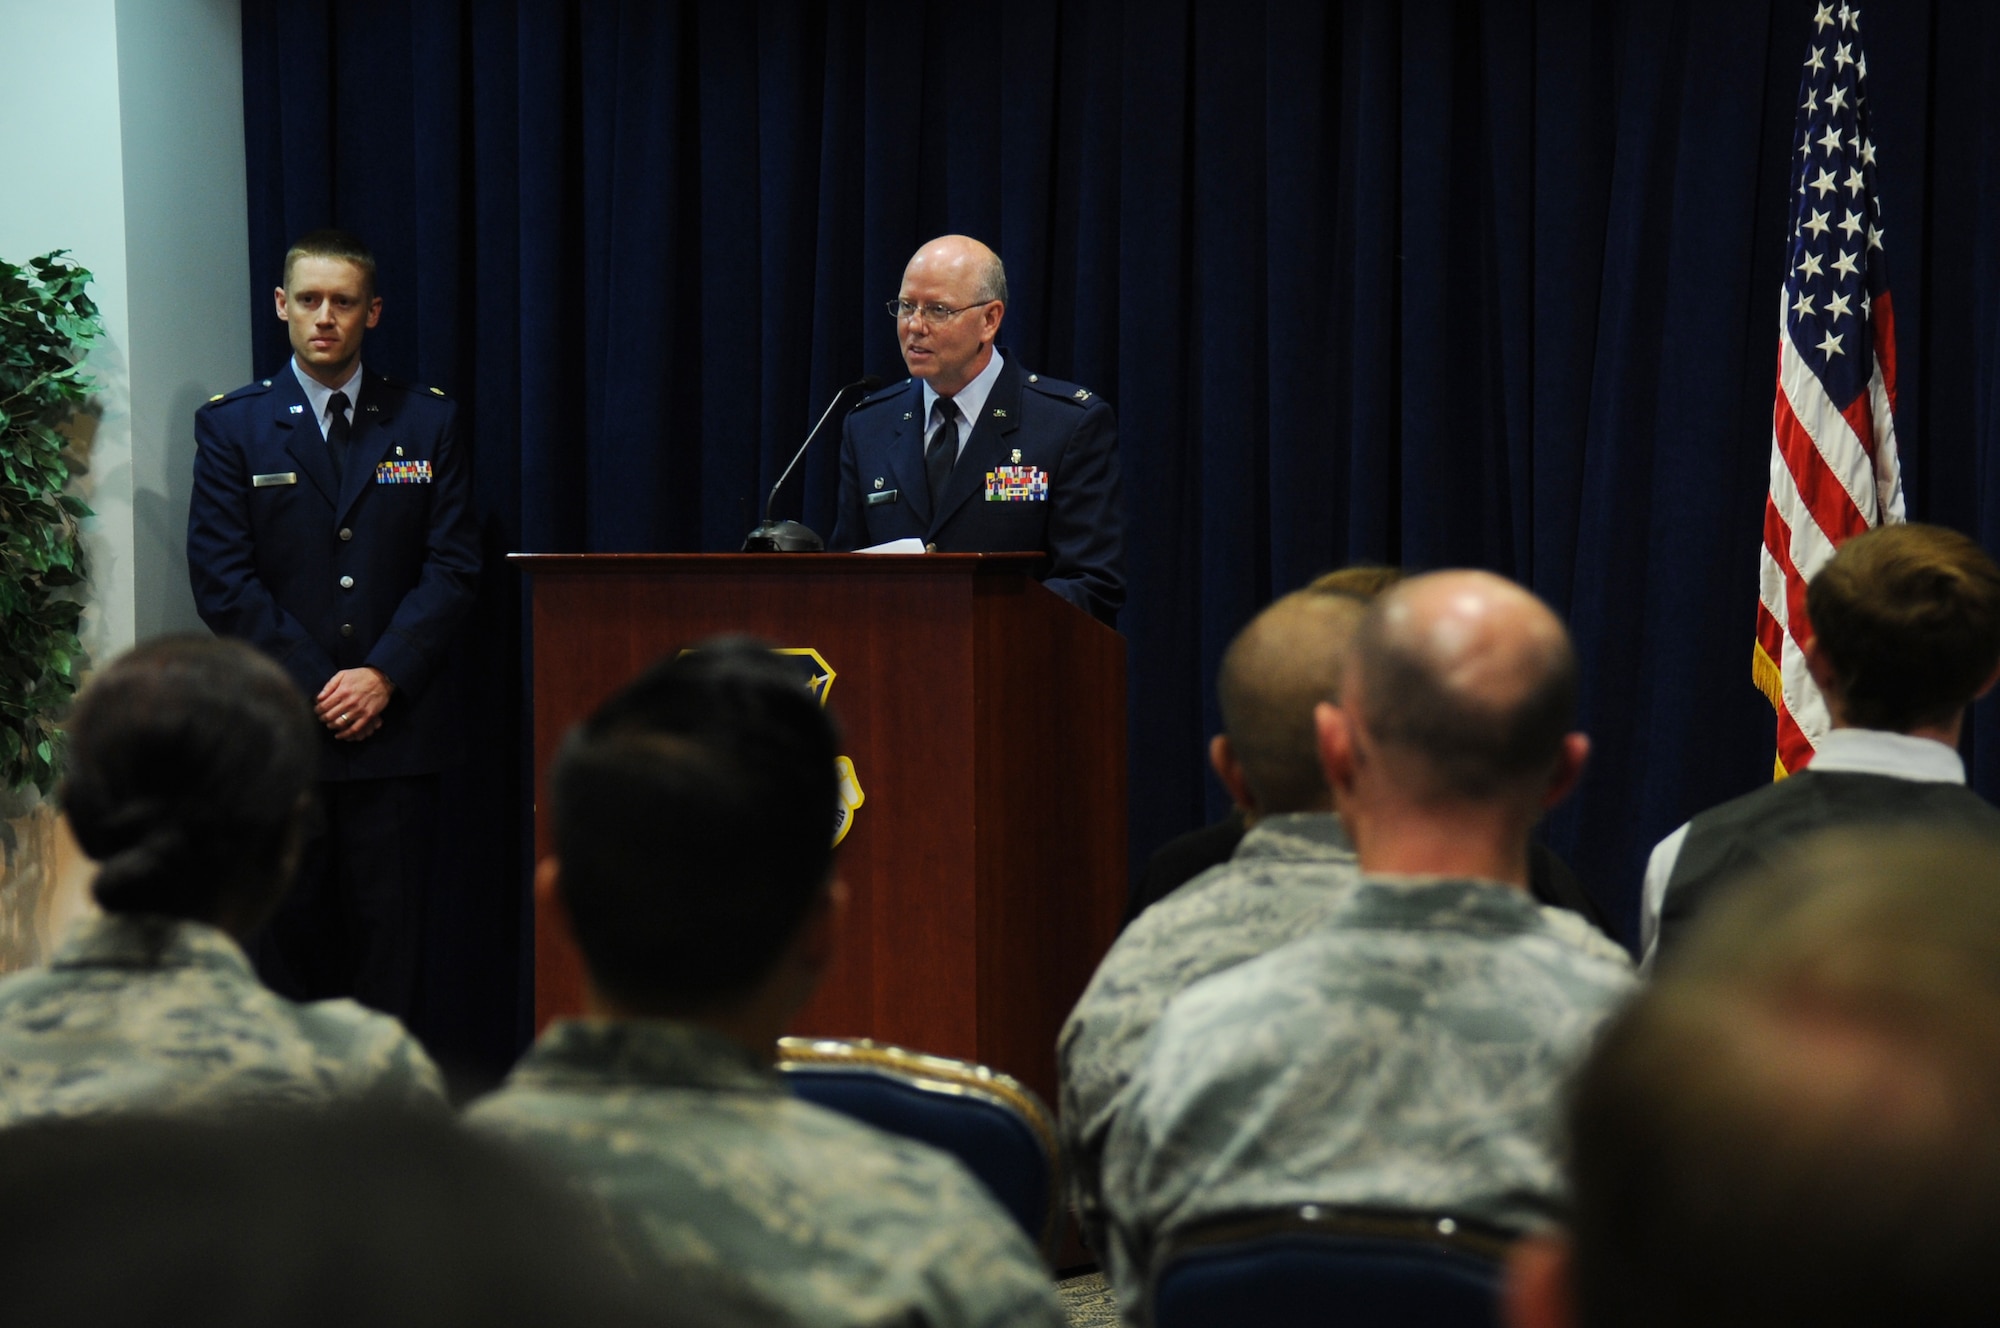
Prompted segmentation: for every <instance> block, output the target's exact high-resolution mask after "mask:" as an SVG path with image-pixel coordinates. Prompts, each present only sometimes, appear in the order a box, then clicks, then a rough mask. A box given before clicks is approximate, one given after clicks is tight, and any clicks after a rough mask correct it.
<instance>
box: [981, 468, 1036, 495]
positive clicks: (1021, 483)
mask: <svg viewBox="0 0 2000 1328" xmlns="http://www.w3.org/2000/svg"><path fill="white" fill-rule="evenodd" d="M1048 500H1049V473H1048V472H1047V471H1045V470H1043V469H1042V468H1041V467H1040V466H1001V467H999V468H998V469H996V470H989V471H987V472H986V501H987V502H989V503H1045V502H1047V501H1048Z"/></svg>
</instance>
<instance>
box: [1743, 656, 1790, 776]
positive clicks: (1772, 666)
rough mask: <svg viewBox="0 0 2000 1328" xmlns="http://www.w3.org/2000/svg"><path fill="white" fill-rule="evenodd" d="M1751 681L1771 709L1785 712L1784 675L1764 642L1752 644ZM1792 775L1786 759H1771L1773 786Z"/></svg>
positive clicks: (1777, 756) (1776, 757)
mask: <svg viewBox="0 0 2000 1328" xmlns="http://www.w3.org/2000/svg"><path fill="white" fill-rule="evenodd" d="M1750 681H1751V682H1753V683H1755V684H1756V685H1757V690H1758V691H1760V692H1762V693H1763V694H1764V699H1765V700H1766V701H1769V702H1770V703H1771V709H1773V710H1783V709H1784V708H1785V678H1784V674H1783V673H1781V672H1780V671H1779V669H1778V662H1777V661H1776V660H1774V659H1772V658H1771V657H1770V656H1769V655H1767V654H1765V653H1764V643H1763V642H1762V641H1752V642H1751V643H1750ZM1791 773H1792V772H1791V771H1789V770H1787V769H1785V758H1784V757H1782V756H1779V755H1773V756H1772V757H1771V782H1772V783H1773V784H1775V783H1777V782H1778V781H1779V780H1781V779H1783V778H1785V777H1786V776H1787V775H1789V774H1791Z"/></svg>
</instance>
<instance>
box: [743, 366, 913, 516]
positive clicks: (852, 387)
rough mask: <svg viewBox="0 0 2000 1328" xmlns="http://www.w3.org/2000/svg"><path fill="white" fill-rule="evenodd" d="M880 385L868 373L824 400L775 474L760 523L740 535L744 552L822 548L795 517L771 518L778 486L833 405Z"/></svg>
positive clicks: (830, 415) (809, 442) (828, 417)
mask: <svg viewBox="0 0 2000 1328" xmlns="http://www.w3.org/2000/svg"><path fill="white" fill-rule="evenodd" d="M880 386H882V380H881V379H879V378H877V377H875V376H874V375H873V374H870V375H869V376H868V377H866V378H863V379H861V380H860V381H859V382H853V383H849V384H848V385H847V386H846V387H843V388H841V389H840V390H839V391H838V392H835V393H834V394H833V400H831V401H829V402H827V403H826V410H825V411H824V412H823V413H822V414H821V415H820V417H819V423H818V424H815V425H813V427H812V432H811V433H808V434H807V435H806V440H805V441H804V442H803V443H800V444H799V450H798V451H796V452H794V453H793V454H792V460H791V463H790V464H789V465H787V466H786V467H785V471H784V474H782V475H780V476H778V482H777V483H776V484H773V485H772V486H771V496H770V497H769V498H767V499H766V500H765V501H764V521H763V524H762V525H760V526H758V527H757V528H756V529H755V530H753V531H751V532H750V533H749V534H748V535H745V536H744V537H743V552H745V553H820V552H823V551H824V550H825V548H826V541H825V540H823V539H821V538H820V537H819V535H818V534H817V533H815V532H814V531H813V530H812V529H811V528H810V527H809V526H806V525H803V524H801V523H800V522H797V521H774V520H773V519H772V514H773V512H774V510H775V509H776V507H777V505H778V490H780V489H782V488H784V487H785V481H786V480H788V479H790V478H791V477H792V472H793V471H794V470H796V469H797V468H798V464H799V462H800V460H801V459H802V458H804V456H805V454H806V449H807V448H809V447H811V446H812V444H813V439H815V438H817V437H819V431H820V430H821V429H823V428H825V427H826V422H827V420H829V419H831V418H832V417H833V412H834V408H835V407H837V406H838V405H840V403H841V402H842V401H844V400H846V399H847V394H848V393H849V392H854V391H860V392H862V393H864V394H865V393H868V392H873V391H874V390H875V389H876V388H878V387H880Z"/></svg>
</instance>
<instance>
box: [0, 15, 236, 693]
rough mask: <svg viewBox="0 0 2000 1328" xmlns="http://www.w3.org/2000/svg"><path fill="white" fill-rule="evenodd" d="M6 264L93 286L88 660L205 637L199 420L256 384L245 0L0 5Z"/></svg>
mask: <svg viewBox="0 0 2000 1328" xmlns="http://www.w3.org/2000/svg"><path fill="white" fill-rule="evenodd" d="M0 52H5V56H6V66H7V71H6V76H5V77H4V78H0V134H4V136H5V142H6V145H7V151H6V164H7V185H6V188H5V189H0V256H4V257H5V258H6V259H7V260H8V261H9V262H14V263H20V262H22V261H24V260H26V259H27V258H30V257H32V256H34V255H36V254H41V253H45V252H47V251H48V250H50V249H58V248H63V249H69V250H70V251H72V253H73V254H74V255H75V257H76V260H77V261H78V262H80V263H82V264H83V265H84V266H85V267H87V268H89V269H90V270H91V271H92V272H93V273H94V274H95V276H96V281H95V282H94V284H93V285H92V287H91V296H92V298H94V299H95V300H96V301H97V302H98V304H99V305H100V306H101V308H102V310H103V314H104V324H105V329H106V332H107V335H106V337H105V340H104V342H103V343H102V344H101V345H100V346H99V347H98V348H97V349H96V350H95V351H94V352H93V353H92V354H91V357H90V369H91V371H92V372H93V373H94V374H95V375H96V378H97V383H96V400H97V405H98V408H99V409H100V410H101V412H102V416H101V419H100V421H99V423H98V427H97V431H96V436H95V439H94V440H93V442H92V444H91V448H90V457H89V473H88V474H87V475H86V476H84V477H83V478H82V479H81V481H80V482H79V491H80V492H81V493H82V495H83V497H84V499H85V501H87V502H88V503H89V504H90V505H91V506H92V507H93V508H95V509H96V512H97V515H96V516H95V517H94V518H93V519H92V520H91V521H90V522H88V523H87V525H86V527H85V541H86V543H85V547H86V552H87V553H88V555H89V558H90V563H91V579H90V586H89V589H88V591H87V592H86V602H87V605H88V607H87V609H86V611H85V613H84V629H83V636H84V645H85V647H86V648H87V649H88V650H89V651H90V653H91V657H92V659H93V661H96V662H102V661H103V660H105V659H108V658H109V657H110V656H111V655H113V654H116V653H117V652H118V651H120V650H122V649H124V648H125V647H126V646H128V645H130V644H131V643H132V642H133V641H135V640H138V639H140V638H143V637H147V636H152V635H156V634H157V633H159V632H163V631H172V630H181V629H189V628H198V627H199V626H200V623H199V621H198V620H197V619H196V617H195V615H194V604H193V600H192V598H191V596H190V595H189V592H188V586H187V563H186V552H185V540H186V525H187V499H188V479H189V475H190V473H191V470H192V467H193V464H194V423H193V421H194V410H195V407H196V406H198V405H200V404H201V402H203V401H204V400H206V399H207V398H208V397H209V396H210V395H212V394H214V393H216V392H221V391H227V390H228V389H230V388H232V387H236V386H239V385H240V384H242V383H244V382H247V381H248V380H249V378H250V329H249V326H248V324H247V322H246V321H245V320H246V318H247V317H248V310H249V276H248V272H247V261H248V260H247V255H248V251H249V237H248V221H247V216H246V213H247V208H246V203H245V187H244V178H243V172H244V164H243V57H242V20H241V16H240V11H239V5H238V0H61V2H60V3H51V0H0Z"/></svg>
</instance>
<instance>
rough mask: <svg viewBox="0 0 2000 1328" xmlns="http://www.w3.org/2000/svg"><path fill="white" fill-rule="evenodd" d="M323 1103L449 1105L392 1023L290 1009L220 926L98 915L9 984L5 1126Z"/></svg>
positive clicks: (356, 1009)
mask: <svg viewBox="0 0 2000 1328" xmlns="http://www.w3.org/2000/svg"><path fill="white" fill-rule="evenodd" d="M322 1103H325V1104H333V1103H342V1104H355V1105H360V1104H371V1105H376V1106H390V1107H402V1106H417V1107H424V1108H427V1109H430V1110H437V1111H442V1110H444V1086H443V1084H442V1082H441V1081H440V1079H439V1076H438V1072H437V1067H436V1066H435V1065H433V1064H431V1061H430V1058H429V1057H428V1056H426V1055H425V1054H424V1051H423V1048H422V1047H421V1046H419V1045H418V1044H417V1041H416V1039H414V1038H412V1037H411V1036H410V1035H409V1034H408V1033H407V1032H405V1031H404V1029H403V1026H402V1025H401V1024H399V1023H397V1022H396V1021H395V1020H394V1019H391V1018H389V1017H388V1016H387V1015H381V1014H376V1013H374V1012H373V1011H371V1010H366V1009H363V1008H362V1007H361V1006H359V1005H357V1004H355V1003H354V1002H353V1001H320V1002H316V1003H314V1004H311V1005H300V1004H297V1003H294V1002H292V1001H288V1000H286V999H285V998H284V997H282V996H279V995H278V994H277V993H275V992H273V991H271V990H270V989H269V988H268V987H266V986H264V985H263V984H262V983H261V982H259V981H258V980H257V976H256V974H255V973H254V972H253V971H252V970H251V968H250V961H249V960H248V959H247V958H245V957H244V954H243V951H242V950H241V949H240V948H238V946H237V944H236V942H234V941H233V940H231V939H230V938H229V937H228V935H226V934H225V933H224V932H222V931H220V930H218V929H217V928H215V927H211V926H207V925H205V924H203V923H199V922H188V921H180V920H176V919H171V918H165V917H148V916H129V915H123V914H107V915H104V916H101V917H91V918H85V919H83V920H82V921H80V922H78V923H77V925H76V927H75V929H74V930H73V931H72V932H71V934H70V937H69V939H68V940H67V941H65V942H64V943H63V945H62V946H61V947H60V948H59V949H58V950H57V951H56V953H55V956H54V957H53V958H52V959H51V960H50V962H49V965H48V967H46V968H36V969H29V970H26V971H24V972H20V973H16V974H14V975H12V976H10V977H8V978H7V979H5V980H4V981H0V1125H11V1124H17V1123H20V1122H24V1121H33V1120H47V1119H52V1118H58V1117H77V1116H93V1115H102V1114H106V1113H111V1112H129V1111H146V1112H170V1113H177V1114H178V1113H187V1112H205V1111H216V1110H230V1109H236V1108H262V1107H285V1106H309V1105H315V1104H322Z"/></svg>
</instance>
